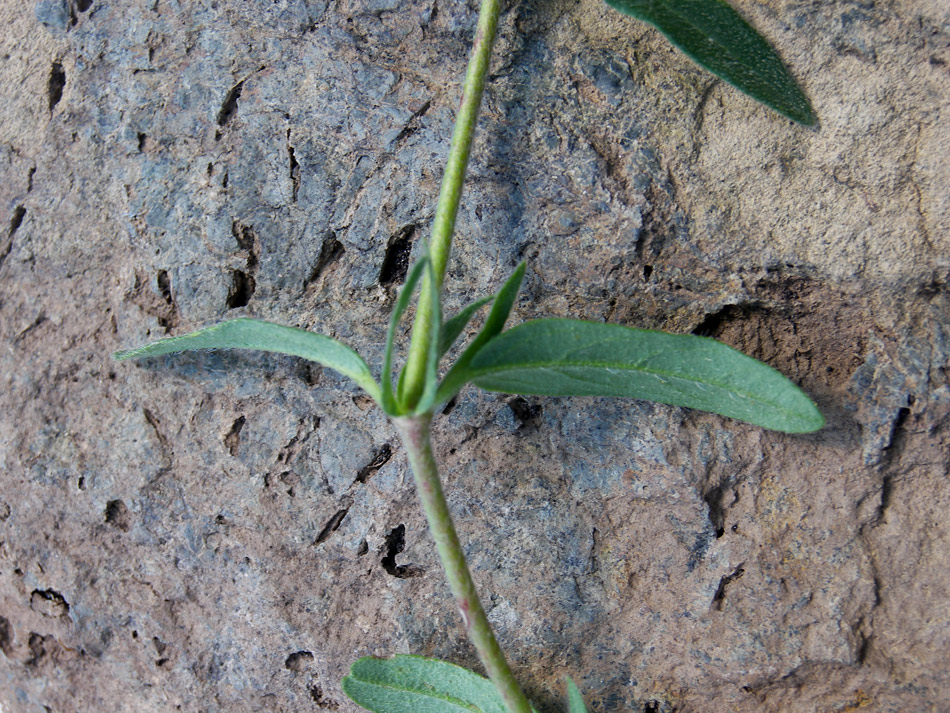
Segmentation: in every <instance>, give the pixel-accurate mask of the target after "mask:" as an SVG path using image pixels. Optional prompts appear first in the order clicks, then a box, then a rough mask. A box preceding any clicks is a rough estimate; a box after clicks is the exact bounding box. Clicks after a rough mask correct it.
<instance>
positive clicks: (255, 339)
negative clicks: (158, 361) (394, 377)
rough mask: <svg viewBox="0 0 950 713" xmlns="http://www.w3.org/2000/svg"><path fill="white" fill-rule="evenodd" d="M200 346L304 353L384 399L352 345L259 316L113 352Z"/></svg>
mask: <svg viewBox="0 0 950 713" xmlns="http://www.w3.org/2000/svg"><path fill="white" fill-rule="evenodd" d="M196 349H254V350H257V351H264V352H277V353H279V354H289V355H291V356H298V357H303V358H304V359H309V360H310V361H313V362H316V363H318V364H321V365H322V366H326V367H329V368H330V369H334V370H335V371H338V372H340V373H341V374H343V375H344V376H348V377H350V378H351V379H353V381H355V382H356V383H357V384H359V385H360V386H362V387H363V389H365V390H366V392H367V393H368V394H369V395H370V396H372V397H373V398H374V399H375V400H376V401H379V399H380V392H379V386H377V384H376V382H375V381H374V380H373V377H372V375H371V374H370V371H369V367H368V366H366V362H365V361H363V359H362V357H360V355H359V354H357V353H356V352H355V351H353V350H352V349H350V348H349V347H348V346H346V345H344V344H341V343H340V342H338V341H336V340H335V339H331V338H330V337H325V336H323V335H322V334H315V333H314V332H308V331H307V330H305V329H297V328H295V327H285V326H284V325H282V324H274V323H273V322H264V321H262V320H259V319H247V318H241V319H232V320H230V321H228V322H223V323H221V324H216V325H214V326H213V327H207V328H205V329H199V330H198V331H196V332H191V333H190V334H184V335H182V336H180V337H170V338H168V339H161V340H159V341H157V342H152V343H151V344H146V345H145V346H142V347H138V348H137V349H126V350H124V351H119V352H116V353H115V354H114V355H113V356H114V357H115V358H116V359H120V360H121V359H138V358H142V357H153V356H161V355H162V354H174V353H176V352H185V351H192V350H196Z"/></svg>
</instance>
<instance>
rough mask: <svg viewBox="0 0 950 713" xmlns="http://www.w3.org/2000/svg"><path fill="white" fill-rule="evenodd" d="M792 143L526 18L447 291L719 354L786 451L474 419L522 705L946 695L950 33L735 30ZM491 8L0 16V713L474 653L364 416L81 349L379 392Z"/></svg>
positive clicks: (470, 395)
mask: <svg viewBox="0 0 950 713" xmlns="http://www.w3.org/2000/svg"><path fill="white" fill-rule="evenodd" d="M737 5H738V7H740V8H741V10H742V11H743V12H744V13H745V14H746V15H747V16H748V17H749V19H750V20H752V21H753V22H754V24H756V26H758V27H759V28H760V29H761V30H762V31H763V32H764V33H765V34H766V35H767V36H768V37H769V38H770V39H771V40H772V41H773V42H774V43H775V44H776V45H777V46H778V47H779V48H780V50H781V52H782V54H783V56H784V57H785V59H786V61H787V62H788V64H789V65H790V66H791V67H793V68H794V70H795V72H796V74H797V75H798V76H799V77H800V78H801V80H802V82H803V84H804V86H805V87H806V88H807V90H808V93H809V94H810V96H811V97H812V98H813V100H814V103H815V106H816V109H817V111H818V114H819V117H820V121H821V125H820V127H819V128H818V129H817V130H810V129H803V128H800V127H796V126H793V125H791V124H790V123H789V122H788V121H786V120H783V119H781V118H779V117H777V116H776V115H774V114H772V113H770V112H769V111H767V110H765V109H763V108H761V107H759V106H757V105H756V104H754V103H753V102H752V101H751V100H748V99H747V98H745V97H743V96H741V95H739V94H737V93H736V92H735V91H733V90H732V89H730V88H729V87H727V86H725V85H723V84H722V83H721V82H718V81H715V80H714V79H712V78H711V77H709V76H708V75H706V74H704V73H703V72H701V71H700V70H698V69H695V68H694V67H692V66H691V65H690V63H689V62H688V61H687V60H685V59H684V58H683V57H682V56H680V55H678V54H677V53H675V52H673V51H672V50H671V49H670V48H669V46H668V45H667V44H666V43H665V41H664V40H663V39H662V38H660V37H659V36H658V35H657V34H656V33H655V32H653V31H652V30H650V29H648V28H646V27H645V26H642V25H639V24H637V23H636V22H634V21H632V20H629V19H626V18H622V17H620V16H619V15H616V14H614V13H613V12H612V11H610V10H609V9H607V8H606V6H603V5H601V4H599V2H598V1H596V0H583V1H582V2H580V3H576V2H567V1H566V0H550V1H545V2H542V1H541V0H523V1H521V2H517V3H515V4H512V5H510V6H509V7H508V8H507V9H506V12H505V14H504V18H503V22H502V30H501V38H500V41H499V47H498V50H499V52H498V56H497V58H496V60H495V65H494V68H493V78H492V82H491V85H490V87H489V89H488V93H487V97H486V107H485V111H484V115H483V119H482V122H481V133H480V135H479V138H478V141H477V146H476V150H475V152H474V158H473V161H474V163H473V167H472V170H471V179H470V182H469V184H468V189H467V194H466V196H467V197H466V199H465V203H464V206H463V207H462V211H461V215H460V222H459V231H458V233H459V234H458V242H457V253H456V256H455V258H454V261H453V263H452V267H451V269H450V275H449V280H448V287H449V294H448V296H447V302H448V304H449V306H450V307H457V306H458V305H460V304H462V303H464V302H465V301H467V300H468V299H471V298H472V297H473V296H476V295H479V294H484V293H486V292H487V291H489V290H491V289H493V288H495V287H496V286H497V285H498V284H499V283H500V282H501V281H502V280H503V279H504V277H505V276H506V275H507V274H508V273H509V272H510V270H511V269H512V268H513V267H514V265H515V264H516V263H517V261H518V260H520V259H522V258H527V259H528V260H529V269H528V276H527V279H526V284H525V291H524V294H523V296H522V298H521V300H520V303H519V305H518V308H517V318H518V319H524V318H529V317H533V316H539V315H570V316H575V317H583V318H588V319H595V320H608V321H612V322H619V323H623V324H630V325H637V326H650V327H660V328H665V329H671V330H675V331H693V330H695V331H698V332H700V333H704V334H711V335H714V336H717V337H719V338H721V339H723V340H724V341H726V342H727V343H730V344H732V345H735V346H737V347H739V348H741V349H744V350H746V351H747V352H749V353H751V354H753V355H754V356H756V357H758V358H761V359H764V360H765V361H767V362H768V363H770V364H773V365H775V366H776V367H778V368H779V369H781V370H783V371H784V372H785V373H787V374H788V375H789V376H790V377H791V378H793V379H795V380H796V381H798V382H799V383H801V384H802V385H803V386H804V387H805V388H806V389H807V390H808V391H809V392H810V393H811V394H812V395H813V396H814V397H815V398H816V400H817V401H818V403H819V404H820V406H821V407H822V409H823V410H824V412H825V414H826V415H827V417H828V427H827V428H826V429H825V430H823V431H822V432H820V433H818V434H816V435H812V436H805V437H800V436H799V437H791V436H784V435H780V434H774V433H766V432H762V431H760V430H757V429H755V428H752V427H748V426H744V425H740V424H736V423H733V422H729V421H727V420H725V419H721V418H718V417H714V416H709V415H704V414H698V413H692V412H686V411H683V410H680V409H674V408H669V407H665V406H656V405H649V404H643V403H635V402H620V401H610V400H595V399H574V400H561V399H527V400H525V399H521V400H518V399H511V398H504V397H498V396H495V395H487V394H481V393H475V392H472V391H466V392H464V394H463V395H462V396H461V398H460V399H459V400H458V403H457V404H456V405H455V407H454V409H453V410H452V411H451V413H449V414H447V415H445V416H443V417H441V418H440V419H439V421H438V426H437V432H438V438H439V443H440V446H439V455H440V457H441V461H442V463H443V464H444V470H445V478H446V481H447V488H448V491H449V493H450V497H451V503H452V506H453V508H454V510H455V512H456V514H457V517H458V525H459V528H460V531H461V534H462V537H463V539H464V540H465V542H466V543H467V548H468V552H469V554H470V556H471V562H472V565H473V569H474V571H475V576H476V578H477V580H478V582H479V584H480V586H481V589H482V591H483V592H484V595H485V600H486V604H487V606H488V607H489V608H490V610H491V618H492V620H493V621H494V622H495V624H496V625H497V628H498V632H499V635H500V637H501V638H502V640H503V642H504V644H505V645H506V647H507V649H508V651H509V652H510V655H511V658H512V661H513V663H514V665H515V667H516V669H517V671H518V673H519V675H520V676H521V678H522V680H523V681H524V683H525V685H526V687H527V689H528V690H529V691H530V694H531V695H532V696H533V697H534V698H535V700H536V701H537V703H538V707H539V710H541V711H545V712H546V711H555V710H563V706H562V705H561V700H562V692H563V688H562V676H563V675H564V674H565V673H569V674H571V675H572V676H573V677H574V678H575V680H576V681H577V682H578V683H579V684H580V685H581V687H582V689H583V690H584V691H585V693H586V696H587V698H588V701H589V703H590V707H591V710H592V711H597V712H601V711H614V710H634V711H644V712H646V711H653V712H657V711H667V712H669V711H674V710H675V711H704V712H708V713H717V712H720V711H722V712H726V711H739V712H744V711H782V712H785V711H789V712H791V711H795V712H796V713H810V712H818V711H822V712H824V711H857V710H868V711H906V710H919V711H946V710H948V709H950V674H948V668H947V665H946V652H947V651H948V650H950V568H948V566H947V565H948V554H947V553H948V548H950V518H948V517H947V514H948V512H950V481H948V478H947V475H948V470H950V467H948V466H950V456H948V453H950V382H948V372H947V363H948V357H950V292H948V276H950V259H948V255H950V195H948V190H947V186H948V184H950V183H948V182H950V116H948V107H950V10H948V7H947V5H946V3H945V2H944V1H943V0H908V1H907V2H902V3H884V2H876V3H875V2H864V3H859V2H853V1H852V0H821V1H820V2H819V1H818V0H777V1H776V2H770V3H765V2H759V1H758V0H742V1H741V2H738V3H737ZM474 20H475V7H474V4H473V3H471V2H470V3H458V2H456V3H448V4H446V3H435V2H429V1H428V0H404V2H400V3H397V2H393V1H392V0H338V1H337V2H333V3H325V2H319V1H318V0H312V1H309V0H277V1H276V2H273V3H271V2H266V3H254V2H237V1H234V0H220V1H219V2H209V1H207V0H195V1H192V0H180V1H170V2H164V1H162V0H149V1H148V2H140V1H139V0H129V1H128V2H123V3H117V2H110V1H109V0H39V2H37V3H36V4H35V5H31V4H30V3H26V4H23V3H15V2H12V0H0V22H2V23H3V25H4V27H5V29H4V31H3V33H2V34H0V75H2V77H3V81H2V82H0V177H2V178H0V345H2V349H0V362H2V367H0V378H2V389H0V406H2V408H0V705H2V710H3V711H4V712H5V713H10V712H14V713H21V712H22V713H34V712H40V711H54V712H55V713H61V712H65V711H93V710H103V711H173V710H181V711H207V712H211V711H237V712H241V711H308V710H314V711H316V710H335V711H339V712H341V713H344V712H345V713H350V712H351V711H354V710H355V707H354V706H353V705H352V704H350V703H349V702H348V701H346V699H344V697H343V696H342V693H341V691H340V689H339V684H338V682H339V679H340V677H341V675H342V674H343V673H344V672H345V671H346V670H347V668H348V666H349V664H350V663H351V661H352V660H354V659H355V658H356V657H358V656H361V655H365V654H386V653H394V652H415V653H420V654H427V655H435V656H441V657H445V658H448V659H450V660H453V661H456V662H458V663H461V664H464V665H471V666H476V667H477V662H476V661H475V658H474V655H473V652H472V650H471V649H470V647H469V646H468V644H467V643H465V642H464V641H463V640H462V639H461V633H460V627H459V625H458V618H457V614H456V612H455V611H454V607H453V605H452V603H451V601H450V599H449V597H448V592H447V588H446V586H445V584H444V583H443V579H442V576H441V574H440V570H439V568H438V565H437V563H436V559H435V553H434V549H433V547H432V544H431V542H430V540H429V538H428V536H427V533H426V532H425V529H424V523H423V521H422V518H421V515H420V513H419V511H418V508H417V505H416V502H415V496H414V493H413V492H412V487H411V478H409V476H408V475H407V465H406V458H405V455H404V453H403V451H402V448H401V446H400V445H399V443H398V440H397V439H396V437H395V433H394V431H393V429H392V428H391V427H390V426H389V425H388V424H387V423H386V421H385V419H384V418H382V417H381V416H380V414H379V413H378V412H377V411H375V410H374V409H373V408H371V407H370V404H369V403H368V401H367V399H366V398H365V397H362V396H360V395H359V394H358V392H357V391H356V390H355V388H354V387H353V386H351V385H350V384H348V383H346V382H345V381H344V380H343V379H341V378H339V377H337V376H336V375H335V374H333V373H332V372H329V371H322V370H320V369H319V368H314V367H311V366H307V365H305V364H304V363H302V362H300V361H297V360H294V359H289V358H279V357H273V356H260V355H255V354H227V353H214V354H199V355H190V356H180V357H175V358H166V359H162V360H155V361H152V362H149V363H140V364H128V363H123V364H117V363H114V362H113V361H112V360H111V359H110V356H109V354H110V353H111V352H112V351H113V350H115V349H117V348H120V347H126V346H131V345H136V344H139V343H141V342H143V341H145V340H147V339H150V338H156V337H160V336H163V335H165V334H177V333H181V332H183V331H186V330H188V329H191V328H194V327H197V326H202V325H205V324H208V323H211V322H213V321H215V320H219V319H221V318H224V317H230V316H236V315H245V314H246V315H253V316H257V317H262V318H269V319H275V320H280V321H283V322H286V323H290V324H295V325H299V326H304V327H308V328H314V329H317V330H320V331H323V332H325V333H328V334H331V335H333V336H336V337H338V338H340V339H343V340H345V341H347V342H348V343H349V344H351V345H353V346H354V347H356V348H358V349H359V350H360V351H361V352H362V353H363V354H364V355H365V356H366V358H367V359H368V361H369V362H370V363H371V364H372V365H373V366H374V367H375V368H378V365H379V362H380V357H381V346H380V341H381V337H382V335H383V333H384V328H385V324H386V320H387V317H388V310H389V308H390V306H391V304H392V300H393V294H394V290H395V289H396V287H398V285H399V283H400V282H401V280H402V276H403V274H404V272H403V271H404V268H405V265H406V262H407V259H408V258H409V256H410V254H412V255H417V254H418V253H419V251H420V246H421V244H422V240H423V239H424V236H425V234H426V231H427V227H428V225H429V222H430V219H431V216H432V211H433V208H434V204H435V196H436V193H437V190H438V181H439V178H440V172H441V162H442V160H443V158H444V156H445V153H446V144H447V137H448V136H449V133H450V131H451V122H452V118H453V110H454V107H455V106H456V104H457V101H458V90H459V77H460V76H461V72H462V70H463V67H464V63H465V59H466V55H467V51H468V43H469V40H470V36H471V34H472V30H473V26H474Z"/></svg>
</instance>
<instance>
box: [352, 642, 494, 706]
mask: <svg viewBox="0 0 950 713" xmlns="http://www.w3.org/2000/svg"><path fill="white" fill-rule="evenodd" d="M343 692H344V693H345V694H346V695H347V696H349V697H350V698H351V699H352V700H353V701H354V702H356V703H357V704H359V705H361V706H363V708H366V709H367V710H370V711H374V713H506V711H505V706H504V704H503V703H502V701H501V697H500V696H499V695H498V693H497V692H496V691H495V687H494V686H493V685H492V683H491V681H489V680H488V679H487V678H483V677H481V676H479V675H478V674H476V673H473V672H471V671H469V670H468V669H464V668H462V667H461V666H456V665H454V664H450V663H448V662H446V661H439V660H437V659H427V658H423V657H421V656H408V655H405V654H400V655H398V656H394V657H393V658H391V659H380V658H374V657H372V656H368V657H366V658H362V659H359V660H358V661H356V662H355V663H354V664H353V666H352V667H351V668H350V675H349V676H345V677H344V678H343Z"/></svg>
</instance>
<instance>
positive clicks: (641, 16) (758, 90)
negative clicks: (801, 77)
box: [606, 0, 815, 126]
mask: <svg viewBox="0 0 950 713" xmlns="http://www.w3.org/2000/svg"><path fill="white" fill-rule="evenodd" d="M606 2H607V4H608V5H610V6H611V7H612V8H614V9H616V10H619V11H620V12H622V13H624V14H627V15H632V16H633V17H635V18H637V19H638V20H642V21H643V22H647V23H649V24H651V25H653V26H654V27H656V28H657V29H658V30H659V31H660V32H662V33H663V34H664V35H666V38H667V39H668V40H669V41H670V42H672V43H673V44H674V45H675V46H676V47H679V48H680V49H681V50H682V51H683V52H684V53H685V54H686V55H687V56H688V57H689V58H690V59H692V60H693V61H694V62H696V64H698V65H699V66H700V67H703V68H705V69H707V70H709V71H710V72H712V73H713V74H715V75H716V76H717V77H720V78H721V79H725V80H726V81H727V82H729V83H730V84H731V85H733V86H734V87H736V88H737V89H740V90H741V91H743V92H745V93H746V94H748V95H749V96H751V97H752V98H753V99H756V100H758V101H760V102H762V103H763V104H765V105H766V106H769V107H771V108H772V109H775V111H777V112H778V113H779V114H782V115H784V116H787V117H788V118H789V119H793V120H795V121H797V122H799V123H801V124H805V125H807V126H811V125H813V124H814V123H815V113H814V111H812V108H811V104H810V103H809V102H808V97H806V96H805V94H804V92H802V90H801V89H800V88H799V86H798V84H797V83H796V82H795V80H794V78H793V77H792V75H791V74H789V72H788V70H787V69H786V68H785V65H783V64H782V60H781V59H780V58H779V56H778V55H777V54H776V53H775V50H773V49H772V47H771V45H769V43H768V41H766V40H765V39H764V38H763V37H762V36H761V35H760V34H759V33H758V32H756V31H755V29H754V28H753V27H752V26H751V25H749V23H747V22H746V21H745V20H743V19H742V17H741V16H740V15H739V13H737V12H736V11H735V10H733V9H732V7H731V6H730V5H728V4H727V3H725V2H723V0H606Z"/></svg>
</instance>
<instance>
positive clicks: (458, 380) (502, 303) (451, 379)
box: [435, 263, 525, 403]
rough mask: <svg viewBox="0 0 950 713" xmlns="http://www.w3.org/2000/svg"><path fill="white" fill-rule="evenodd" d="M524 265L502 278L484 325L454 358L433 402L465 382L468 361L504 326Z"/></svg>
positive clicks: (446, 397) (445, 396)
mask: <svg viewBox="0 0 950 713" xmlns="http://www.w3.org/2000/svg"><path fill="white" fill-rule="evenodd" d="M524 271H525V264H524V263H521V264H520V265H518V267H516V268H515V271H514V272H513V273H511V277H509V278H508V279H507V280H505V284H504V285H502V286H501V289H500V290H498V293H497V294H496V295H495V299H494V301H493V302H492V305H491V309H490V310H489V311H488V317H486V318H485V324H483V325H482V328H481V330H480V331H479V332H478V334H476V335H475V338H474V339H472V341H471V342H470V343H469V345H468V346H467V347H465V351H463V352H462V354H461V356H459V358H458V361H456V362H455V364H453V365H452V368H451V369H449V372H448V373H447V374H446V375H445V378H444V379H442V383H441V384H439V390H438V392H437V393H436V396H435V402H436V403H444V402H446V401H448V400H449V399H450V398H452V397H453V396H454V395H455V394H456V393H458V390H459V389H461V388H462V387H463V386H464V385H465V382H466V381H468V379H467V378H466V376H465V374H466V373H467V370H468V365H469V362H471V361H472V359H473V358H474V357H475V355H476V354H477V353H478V352H479V350H480V349H481V348H482V347H483V346H485V345H486V344H487V343H488V342H489V341H491V340H492V339H493V338H494V337H496V336H498V335H499V334H500V333H501V330H502V329H504V328H505V322H506V321H508V315H510V314H511V308H512V307H514V305H515V299H516V298H517V297H518V290H520V289H521V281H522V280H523V279H524Z"/></svg>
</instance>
